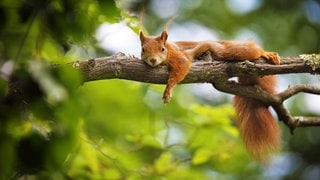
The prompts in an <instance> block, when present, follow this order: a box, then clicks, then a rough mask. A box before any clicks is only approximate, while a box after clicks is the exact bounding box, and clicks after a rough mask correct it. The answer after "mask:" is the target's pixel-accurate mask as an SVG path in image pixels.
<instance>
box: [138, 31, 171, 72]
mask: <svg viewBox="0 0 320 180" xmlns="http://www.w3.org/2000/svg"><path fill="white" fill-rule="evenodd" d="M167 38H168V33H167V31H163V32H162V33H161V35H160V36H156V37H147V36H145V35H144V34H143V32H142V31H140V41H141V59H142V60H143V61H144V62H146V63H147V64H148V65H150V66H152V67H155V66H157V65H159V64H161V63H163V62H164V61H166V59H167V48H166V41H167Z"/></svg>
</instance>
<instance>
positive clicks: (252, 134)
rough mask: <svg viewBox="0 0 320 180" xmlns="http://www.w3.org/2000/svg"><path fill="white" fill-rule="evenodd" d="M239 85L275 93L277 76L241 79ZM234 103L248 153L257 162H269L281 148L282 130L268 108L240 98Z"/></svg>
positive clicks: (236, 98) (235, 98) (251, 100)
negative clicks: (256, 86) (273, 154)
mask: <svg viewBox="0 0 320 180" xmlns="http://www.w3.org/2000/svg"><path fill="white" fill-rule="evenodd" d="M239 83H240V84H243V85H258V86H260V87H261V88H262V89H264V90H265V91H268V92H270V93H275V89H274V88H275V86H276V78H275V76H264V77H262V78H259V77H239ZM233 103H234V107H235V111H236V115H237V119H238V126H239V129H240V132H241V134H242V138H243V141H244V144H245V146H246V148H247V151H248V152H249V153H250V154H251V156H252V157H253V158H255V159H257V160H260V161H266V160H268V159H269V158H270V155H271V154H272V153H273V152H276V151H278V150H279V147H280V129H279V126H278V124H277V123H276V121H275V120H274V118H273V116H272V114H271V113H270V112H269V110H268V106H266V105H264V104H263V103H261V102H259V101H257V100H254V99H250V98H244V97H240V96H235V97H234V101H233Z"/></svg>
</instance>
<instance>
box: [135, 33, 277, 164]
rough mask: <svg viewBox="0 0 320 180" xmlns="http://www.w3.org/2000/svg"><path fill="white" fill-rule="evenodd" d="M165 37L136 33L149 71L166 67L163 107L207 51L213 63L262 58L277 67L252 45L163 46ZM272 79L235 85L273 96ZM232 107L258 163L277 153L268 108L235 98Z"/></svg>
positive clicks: (253, 79) (187, 43) (272, 55)
mask: <svg viewBox="0 0 320 180" xmlns="http://www.w3.org/2000/svg"><path fill="white" fill-rule="evenodd" d="M167 37H168V34H167V32H166V31H165V30H164V31H163V32H162V33H161V35H160V36H155V37H146V36H144V34H143V32H140V40H141V46H142V51H141V59H142V60H143V61H145V62H146V63H147V64H149V65H150V66H152V67H155V66H157V65H159V64H166V65H168V67H169V79H168V82H167V86H166V89H165V91H164V94H163V101H164V103H168V102H169V100H170V98H171V94H172V93H171V91H172V89H173V87H174V86H175V85H176V84H178V83H179V82H181V81H182V80H183V79H184V78H185V77H186V75H187V74H188V72H189V69H190V67H191V62H192V60H193V59H194V58H195V57H197V56H199V55H200V54H202V53H204V52H207V51H210V53H211V55H212V56H213V58H214V59H215V60H220V61H245V60H249V61H254V60H257V59H258V58H260V57H262V58H265V59H266V60H268V61H269V62H271V63H273V64H280V58H279V56H278V54H277V53H276V52H267V51H265V50H263V49H262V48H261V47H259V46H258V45H256V44H255V43H253V42H239V41H202V42H195V41H179V42H175V43H173V42H167ZM275 80H276V79H275V77H274V76H265V77H262V78H260V77H251V76H243V77H239V83H240V84H244V85H258V86H260V87H261V88H262V89H264V90H266V91H268V92H270V93H275V90H274V87H275V84H276V83H275ZM234 106H235V110H236V114H237V117H238V122H239V123H238V124H239V129H240V131H241V133H242V136H243V140H244V143H245V145H246V147H247V149H248V152H249V153H250V154H251V155H252V156H253V157H255V158H256V159H259V160H265V159H267V158H268V157H269V156H270V153H271V152H273V151H275V150H277V149H279V144H280V131H279V127H278V126H277V124H276V122H275V120H274V119H273V117H272V115H271V113H270V112H269V111H268V107H267V106H265V105H264V104H262V103H261V102H259V101H256V100H254V99H249V98H244V97H239V96H235V98H234Z"/></svg>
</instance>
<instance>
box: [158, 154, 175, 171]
mask: <svg viewBox="0 0 320 180" xmlns="http://www.w3.org/2000/svg"><path fill="white" fill-rule="evenodd" d="M154 167H155V170H156V172H157V173H159V174H165V173H168V172H169V171H171V170H172V169H173V168H174V166H173V164H172V154H171V153H170V152H164V153H162V154H161V156H160V157H159V158H158V159H157V160H156V161H155V163H154Z"/></svg>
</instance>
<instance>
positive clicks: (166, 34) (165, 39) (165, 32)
mask: <svg viewBox="0 0 320 180" xmlns="http://www.w3.org/2000/svg"><path fill="white" fill-rule="evenodd" d="M167 38H168V33H167V31H162V33H161V36H160V39H161V40H162V41H163V42H166V41H167Z"/></svg>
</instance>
